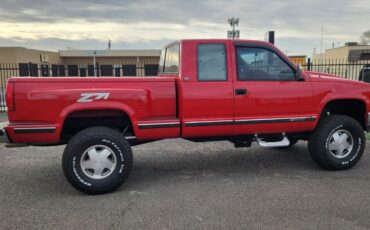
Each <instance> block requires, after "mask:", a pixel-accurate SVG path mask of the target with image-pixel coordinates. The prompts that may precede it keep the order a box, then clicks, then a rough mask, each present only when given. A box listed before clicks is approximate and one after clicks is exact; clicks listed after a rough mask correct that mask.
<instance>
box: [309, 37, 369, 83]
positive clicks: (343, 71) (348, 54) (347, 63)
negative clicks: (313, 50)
mask: <svg viewBox="0 0 370 230" xmlns="http://www.w3.org/2000/svg"><path fill="white" fill-rule="evenodd" d="M312 63H313V66H315V67H317V68H316V71H320V72H327V73H331V74H336V75H339V76H342V77H344V78H346V79H352V80H358V79H359V74H360V72H361V70H362V69H363V68H364V67H365V66H366V65H368V64H370V45H359V44H358V43H357V42H347V43H345V45H344V46H342V47H337V48H331V49H327V50H325V52H324V53H322V54H315V55H314V56H313V60H312Z"/></svg>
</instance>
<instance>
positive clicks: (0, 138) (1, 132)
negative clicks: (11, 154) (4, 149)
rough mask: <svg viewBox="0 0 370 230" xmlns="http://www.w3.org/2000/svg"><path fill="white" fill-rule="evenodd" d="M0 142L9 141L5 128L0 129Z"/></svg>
mask: <svg viewBox="0 0 370 230" xmlns="http://www.w3.org/2000/svg"><path fill="white" fill-rule="evenodd" d="M0 143H10V141H9V138H8V135H7V134H6V131H5V129H0Z"/></svg>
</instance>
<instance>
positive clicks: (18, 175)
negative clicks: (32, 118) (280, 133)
mask: <svg viewBox="0 0 370 230" xmlns="http://www.w3.org/2000/svg"><path fill="white" fill-rule="evenodd" d="M368 144H370V143H368ZM63 149H64V146H59V147H26V148H13V149H5V148H4V147H3V146H0V169H1V172H0V229H27V230H28V229H125V230H126V229H156V230H157V229H346V230H347V229H370V218H369V217H370V196H369V194H370V167H369V165H370V157H369V153H370V148H369V147H367V148H366V152H365V154H364V156H363V158H362V160H361V161H360V162H359V164H358V165H357V166H356V167H355V168H353V169H351V170H347V171H337V172H332V171H325V170H322V169H321V168H319V167H318V166H317V165H316V164H315V163H314V162H313V161H312V160H311V159H310V157H309V155H308V150H307V145H306V143H305V142H299V143H298V144H297V145H296V146H294V147H292V148H291V149H287V150H282V149H266V148H260V147H255V145H254V146H253V147H252V148H239V149H235V148H234V147H233V145H232V144H230V143H228V142H209V143H191V142H189V141H185V140H181V139H175V140H164V141H158V142H153V143H149V144H145V145H141V146H137V147H134V167H133V171H132V174H131V175H130V177H129V179H128V180H127V181H126V183H125V184H123V186H122V187H121V188H120V189H119V190H118V191H116V192H114V193H110V194H105V195H97V196H89V195H85V194H83V193H80V192H78V191H76V190H75V189H74V188H73V187H72V186H70V185H69V184H68V182H67V181H66V180H65V178H64V175H63V172H62V168H61V157H62V152H63Z"/></svg>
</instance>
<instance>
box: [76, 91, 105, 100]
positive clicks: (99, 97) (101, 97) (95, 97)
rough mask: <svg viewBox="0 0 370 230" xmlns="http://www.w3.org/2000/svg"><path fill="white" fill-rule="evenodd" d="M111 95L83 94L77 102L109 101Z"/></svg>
mask: <svg viewBox="0 0 370 230" xmlns="http://www.w3.org/2000/svg"><path fill="white" fill-rule="evenodd" d="M109 95H110V93H81V97H80V98H79V99H78V100H77V102H92V101H98V100H107V99H108V98H109Z"/></svg>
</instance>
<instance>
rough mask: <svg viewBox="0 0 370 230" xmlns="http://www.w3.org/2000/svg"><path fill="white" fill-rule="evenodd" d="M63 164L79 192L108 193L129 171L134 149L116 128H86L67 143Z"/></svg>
mask: <svg viewBox="0 0 370 230" xmlns="http://www.w3.org/2000/svg"><path fill="white" fill-rule="evenodd" d="M62 165H63V172H64V175H65V176H66V178H67V180H68V181H69V182H70V183H71V184H72V186H73V187H75V188H76V189H78V190H79V191H81V192H84V193H87V194H102V193H108V192H111V191H113V190H115V189H117V188H118V187H119V186H120V185H121V184H122V183H123V182H124V181H125V180H126V179H127V177H128V175H129V174H130V171H131V168H132V150H131V147H130V145H129V143H128V142H127V140H126V139H125V138H124V137H123V136H122V135H121V134H120V133H119V132H118V131H117V130H114V129H111V128H107V127H92V128H87V129H85V130H82V131H80V132H79V133H77V134H76V135H75V136H74V137H73V138H72V139H71V140H70V141H69V142H68V144H67V147H66V148H65V150H64V153H63V160H62Z"/></svg>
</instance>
